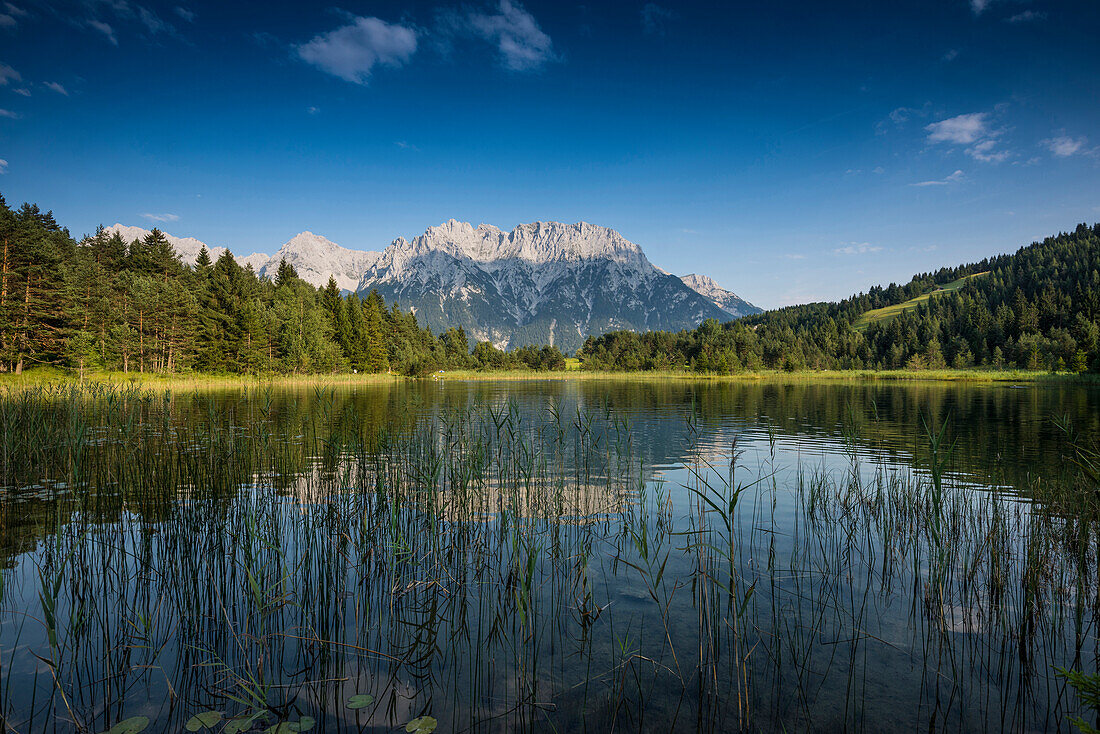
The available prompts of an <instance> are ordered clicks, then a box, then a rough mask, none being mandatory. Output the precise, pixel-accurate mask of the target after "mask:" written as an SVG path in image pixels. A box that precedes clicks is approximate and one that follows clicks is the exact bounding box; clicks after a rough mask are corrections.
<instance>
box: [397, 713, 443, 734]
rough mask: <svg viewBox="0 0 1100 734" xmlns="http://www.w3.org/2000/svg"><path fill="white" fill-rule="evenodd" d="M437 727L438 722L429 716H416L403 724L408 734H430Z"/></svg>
mask: <svg viewBox="0 0 1100 734" xmlns="http://www.w3.org/2000/svg"><path fill="white" fill-rule="evenodd" d="M437 726H439V722H438V721H436V720H435V719H433V718H432V717H431V716H418V717H416V718H415V719H413V720H412V721H410V722H409V723H408V724H405V731H407V732H409V734H432V732H433V731H435V728H436V727H437Z"/></svg>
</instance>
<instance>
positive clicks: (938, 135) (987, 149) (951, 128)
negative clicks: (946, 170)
mask: <svg viewBox="0 0 1100 734" xmlns="http://www.w3.org/2000/svg"><path fill="white" fill-rule="evenodd" d="M924 129H925V131H927V133H928V142H930V143H947V144H948V145H966V146H969V147H967V149H966V153H967V155H969V156H970V157H971V158H973V159H974V160H978V161H983V162H985V163H999V162H1001V161H1004V160H1006V159H1007V158H1009V157H1010V156H1011V153H1010V152H1009V151H1005V150H997V149H996V146H997V144H998V142H999V138H1000V136H1001V132H1002V131H1001V130H997V129H994V128H993V127H992V126H991V125H990V122H989V113H988V112H971V113H969V114H965V115H956V116H955V117H949V118H947V119H946V120H940V121H939V122H933V123H932V124H931V125H926V126H925V128H924Z"/></svg>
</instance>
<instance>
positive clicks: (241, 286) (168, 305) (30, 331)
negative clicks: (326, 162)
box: [0, 196, 565, 374]
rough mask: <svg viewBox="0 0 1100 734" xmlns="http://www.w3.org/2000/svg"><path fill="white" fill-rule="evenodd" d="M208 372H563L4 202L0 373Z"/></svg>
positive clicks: (288, 271)
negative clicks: (78, 230)
mask: <svg viewBox="0 0 1100 734" xmlns="http://www.w3.org/2000/svg"><path fill="white" fill-rule="evenodd" d="M47 365H48V366H59V367H69V368H72V369H75V370H80V371H82V372H83V371H84V370H118V371H124V372H189V371H193V372H204V373H250V374H255V373H298V374H310V373H331V372H351V371H353V370H354V371H357V372H386V371H391V370H392V371H395V372H401V373H405V374H424V373H427V372H431V371H433V370H436V369H440V368H444V367H446V368H473V367H491V368H499V369H509V368H526V369H560V368H562V367H564V365H565V360H564V358H563V356H562V354H561V352H560V351H558V350H557V349H555V348H553V347H543V348H541V349H540V348H537V347H527V348H525V349H519V350H514V351H511V352H504V351H502V350H499V349H496V348H495V347H493V346H492V345H491V344H488V343H483V344H479V345H477V347H476V348H475V349H474V350H473V353H472V354H471V351H470V345H469V340H468V338H467V336H466V334H465V332H464V331H463V330H462V329H461V328H458V329H448V330H447V331H445V332H443V333H442V334H440V335H438V337H436V336H434V335H433V334H432V333H431V331H429V330H428V329H425V328H422V327H421V326H420V325H419V324H418V323H417V320H416V317H415V316H414V315H413V314H411V313H408V312H404V311H401V310H400V309H398V308H397V307H396V306H395V305H394V306H389V307H388V306H387V304H386V303H385V302H384V301H383V299H382V298H381V297H380V296H379V295H378V294H376V293H373V292H371V293H369V294H367V295H366V296H364V297H362V298H360V297H359V296H358V295H355V294H348V295H343V294H342V293H341V292H340V289H339V288H338V287H337V286H336V283H335V281H332V280H331V279H330V282H329V284H328V287H326V288H315V287H313V286H312V285H310V284H309V283H307V282H305V281H304V280H301V279H300V278H298V277H297V274H296V273H295V271H294V269H293V268H292V267H290V266H289V265H286V264H285V263H283V264H282V265H281V266H280V268H279V271H278V273H277V275H276V277H275V279H274V280H273V281H272V280H268V279H265V278H259V277H258V276H257V275H256V273H255V272H254V271H253V270H252V268H251V267H241V266H240V265H238V264H237V262H236V260H234V259H233V256H232V255H231V254H230V253H228V252H226V253H225V254H223V255H222V256H221V257H219V258H218V259H217V260H216V261H214V260H211V258H210V255H209V253H207V252H206V251H205V249H204V250H203V251H202V252H201V253H200V255H199V259H198V261H197V262H196V264H195V265H194V266H193V267H191V266H187V265H184V264H183V263H182V262H181V261H180V259H179V257H178V255H177V254H176V252H175V250H174V249H173V248H172V246H171V245H170V244H169V242H168V241H167V239H165V237H164V235H163V234H162V233H161V232H160V231H159V230H155V229H154V230H153V231H152V232H151V233H150V235H149V236H148V237H146V238H145V239H144V240H142V241H135V242H124V241H123V240H122V239H121V238H120V237H119V236H118V235H117V234H115V235H113V236H109V235H107V234H106V233H105V232H104V231H103V230H102V228H100V230H99V231H98V232H97V233H96V234H95V235H93V236H90V237H86V238H84V239H82V240H80V241H77V240H75V239H74V238H73V237H72V236H71V235H70V234H69V232H68V230H66V229H65V228H63V227H61V226H60V225H59V224H58V223H57V221H56V219H55V218H54V216H53V214H52V212H43V211H42V210H41V209H39V207H37V206H36V205H33V204H24V205H23V206H22V207H20V208H19V209H17V210H13V209H12V208H10V207H9V206H8V205H7V203H6V202H5V201H4V199H3V197H2V196H0V371H4V372H22V371H24V370H26V369H28V368H32V367H41V366H47Z"/></svg>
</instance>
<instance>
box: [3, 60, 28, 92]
mask: <svg viewBox="0 0 1100 734" xmlns="http://www.w3.org/2000/svg"><path fill="white" fill-rule="evenodd" d="M21 81H23V77H22V76H21V75H20V74H19V72H18V71H16V70H15V69H13V68H11V67H10V66H8V65H7V64H0V87H6V86H7V85H8V84H10V83H11V82H21Z"/></svg>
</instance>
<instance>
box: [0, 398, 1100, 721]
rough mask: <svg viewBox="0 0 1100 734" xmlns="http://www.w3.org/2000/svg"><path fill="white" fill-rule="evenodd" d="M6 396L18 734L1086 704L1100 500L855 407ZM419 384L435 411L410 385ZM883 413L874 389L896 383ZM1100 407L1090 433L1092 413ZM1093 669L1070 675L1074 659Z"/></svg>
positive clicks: (3, 653) (4, 579)
mask: <svg viewBox="0 0 1100 734" xmlns="http://www.w3.org/2000/svg"><path fill="white" fill-rule="evenodd" d="M302 397H303V403H305V404H308V407H307V408H305V409H303V410H301V411H295V410H293V409H292V408H291V405H292V404H290V403H286V402H283V401H280V400H278V399H277V397H276V395H275V394H274V393H273V391H272V390H271V389H270V388H266V389H254V390H250V391H247V392H244V393H242V394H241V395H240V396H239V399H237V400H236V401H234V402H232V403H221V402H219V399H218V397H217V394H215V393H201V392H200V393H194V394H189V395H177V394H174V393H172V392H170V391H154V390H145V389H141V388H137V387H107V386H103V385H98V384H87V385H84V386H79V385H68V386H55V387H50V388H20V389H8V390H6V391H4V392H3V393H0V533H2V534H0V549H2V551H3V559H4V561H3V563H2V564H0V664H2V665H3V670H4V676H3V681H2V684H0V720H2V721H3V722H4V724H5V725H6V726H7V727H8V728H9V729H11V730H13V731H18V732H25V731H42V730H69V729H77V730H80V731H89V732H103V731H115V732H124V731H127V732H138V731H142V730H149V731H178V730H180V729H181V728H186V729H187V730H188V731H201V730H209V731H229V732H242V731H253V730H254V731H260V730H266V731H271V732H291V731H307V730H311V729H314V728H316V729H318V730H325V731H339V730H348V731H360V730H363V729H371V728H372V727H380V728H384V729H388V728H395V727H401V728H404V729H405V730H407V731H411V732H416V731H419V732H428V731H432V730H433V729H436V728H437V727H438V730H439V731H458V730H475V731H482V730H487V731H497V730H501V729H539V730H545V729H549V728H553V729H556V730H559V731H587V730H592V731H608V730H616V729H619V730H631V731H633V730H659V731H668V730H685V731H697V730H703V731H728V730H737V729H742V730H745V729H767V730H770V729H786V730H804V729H807V728H811V727H815V728H830V729H841V728H845V729H858V728H876V727H877V725H878V724H880V723H881V722H883V721H899V720H900V721H906V722H912V723H914V724H917V725H919V726H920V728H924V729H928V730H943V729H948V730H955V729H1013V730H1058V729H1061V730H1067V729H1068V728H1069V726H1070V718H1071V717H1081V716H1086V715H1087V705H1088V704H1089V699H1088V698H1087V696H1085V697H1084V698H1078V695H1077V694H1076V693H1075V692H1074V691H1075V687H1079V686H1077V683H1079V682H1080V680H1078V678H1074V677H1070V678H1069V679H1067V678H1066V677H1065V676H1064V675H1062V674H1060V673H1059V671H1075V672H1074V673H1073V675H1076V676H1087V675H1089V674H1093V673H1095V672H1096V671H1097V660H1098V657H1097V655H1098V650H1097V646H1096V642H1095V640H1096V626H1095V625H1096V621H1097V619H1098V613H1100V583H1098V579H1097V576H1096V572H1097V569H1096V558H1097V556H1098V555H1100V524H1098V522H1100V501H1098V500H1097V497H1098V495H1097V494H1096V489H1097V488H1096V484H1095V475H1094V474H1089V473H1088V471H1085V470H1086V469H1088V468H1089V467H1092V468H1093V469H1094V468H1095V465H1094V464H1091V463H1089V462H1091V461H1092V460H1093V457H1094V454H1090V453H1088V452H1089V451H1091V450H1093V445H1092V443H1091V442H1090V439H1089V438H1087V437H1082V436H1079V435H1078V434H1077V433H1076V429H1075V428H1074V427H1073V425H1072V421H1070V420H1069V419H1059V425H1061V426H1062V428H1063V430H1064V432H1065V433H1066V434H1067V439H1066V441H1067V443H1066V445H1067V451H1068V450H1069V448H1068V447H1077V449H1078V450H1077V451H1076V453H1075V454H1073V455H1074V456H1078V457H1082V458H1081V459H1080V460H1079V461H1080V462H1081V463H1080V469H1078V468H1075V467H1073V466H1072V465H1071V466H1070V468H1069V469H1067V471H1066V472H1065V473H1064V475H1059V476H1056V477H1044V478H1043V479H1042V480H1039V479H1038V478H1036V479H1035V481H1034V482H1033V483H1031V484H1028V485H1027V486H1024V487H1016V488H1009V487H1003V486H998V485H993V486H989V485H976V484H974V483H973V481H972V480H969V479H967V475H966V474H965V473H962V472H959V471H957V470H956V456H955V451H954V449H953V448H952V446H953V444H954V440H953V439H952V438H951V435H952V434H953V428H952V426H951V425H949V424H947V423H945V422H944V421H942V420H941V421H938V422H937V420H936V419H935V418H934V417H931V416H930V417H928V418H927V419H926V420H925V424H926V428H927V430H926V435H925V436H924V437H923V438H922V439H921V440H920V441H919V442H918V444H919V448H918V450H917V452H916V454H915V455H914V456H913V457H911V462H910V463H906V462H900V463H899V462H897V461H895V460H892V459H889V458H887V452H886V451H884V450H882V449H880V448H878V447H877V446H878V444H877V442H878V441H879V438H878V436H879V435H880V431H879V429H878V428H877V422H878V420H879V418H878V408H877V407H875V408H874V409H873V410H871V411H869V412H867V413H864V412H863V411H861V410H857V409H856V408H855V407H853V406H851V405H849V407H848V409H847V411H846V417H845V418H844V420H843V421H842V426H841V429H840V430H841V439H842V440H841V442H840V444H839V445H840V446H841V447H842V449H843V451H844V452H845V455H844V456H842V457H840V458H838V460H837V461H834V462H832V463H816V462H814V461H812V460H808V461H806V462H801V461H800V462H798V463H795V464H794V465H785V464H784V462H783V456H784V455H785V454H784V452H783V449H782V445H781V440H780V437H779V436H778V434H777V431H776V430H775V427H774V426H772V425H771V424H766V425H763V426H761V427H760V428H759V429H758V432H756V433H755V434H753V435H752V436H749V435H747V434H745V433H743V432H742V433H733V434H722V433H715V432H713V431H712V430H709V429H707V428H706V427H705V426H704V425H703V424H702V423H701V421H700V417H699V414H698V413H696V412H695V411H694V410H693V411H691V412H689V413H687V414H686V415H685V418H684V420H685V421H686V425H684V426H683V435H684V436H685V437H686V439H685V440H684V441H683V446H681V449H682V456H683V462H682V463H681V464H679V465H678V466H674V467H666V468H664V469H661V470H655V469H653V468H650V465H648V464H647V462H646V461H645V460H644V459H643V456H644V455H645V452H646V447H645V446H643V445H642V444H640V436H639V434H638V433H637V431H636V430H635V429H634V427H633V426H632V425H631V423H630V422H628V421H627V420H626V419H625V417H624V415H622V414H620V412H619V411H617V410H615V409H614V408H613V406H612V405H611V404H610V403H608V404H605V405H590V406H588V407H584V406H582V405H580V404H576V405H573V404H569V403H566V402H564V401H562V400H560V399H556V398H554V397H553V396H552V395H551V396H550V397H549V398H547V399H545V400H544V401H543V402H542V403H541V406H542V407H541V408H538V409H525V408H522V407H521V406H520V405H519V404H518V403H516V402H515V401H512V400H509V399H506V398H503V397H498V398H497V399H489V400H486V401H483V402H482V401H475V402H469V403H467V404H465V405H464V406H462V407H454V408H451V409H426V408H425V409H419V410H417V409H405V410H403V411H399V412H396V413H391V414H387V415H386V416H384V418H380V417H379V416H377V415H372V414H369V413H367V412H364V410H363V409H362V408H361V405H362V404H360V403H357V402H355V401H349V400H346V399H345V396H344V395H342V394H341V393H340V392H338V391H337V390H334V389H331V388H317V389H315V390H314V391H313V392H312V393H310V394H308V395H305V396H302ZM405 404H406V405H407V404H408V403H405ZM872 405H874V404H872ZM1090 428H1091V427H1090ZM1071 684H1072V685H1071Z"/></svg>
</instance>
